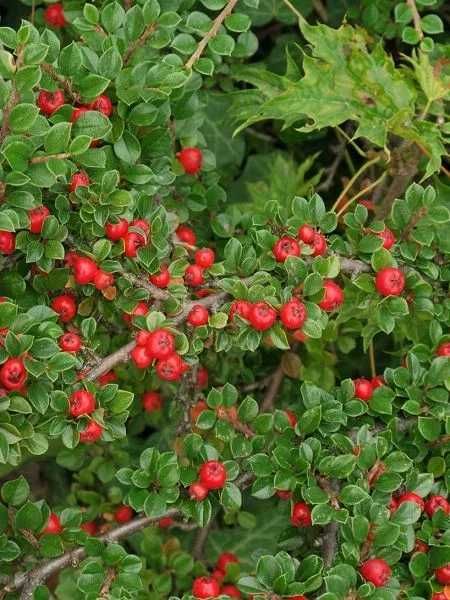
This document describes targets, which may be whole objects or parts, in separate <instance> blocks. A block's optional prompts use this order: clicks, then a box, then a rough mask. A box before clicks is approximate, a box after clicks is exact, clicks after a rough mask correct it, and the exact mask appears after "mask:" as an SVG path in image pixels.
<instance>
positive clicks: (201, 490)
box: [189, 481, 209, 502]
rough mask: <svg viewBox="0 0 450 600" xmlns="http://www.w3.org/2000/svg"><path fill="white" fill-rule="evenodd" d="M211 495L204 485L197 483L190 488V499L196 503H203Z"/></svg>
mask: <svg viewBox="0 0 450 600" xmlns="http://www.w3.org/2000/svg"><path fill="white" fill-rule="evenodd" d="M208 494H209V490H208V489H207V488H205V486H204V485H202V484H201V483H199V482H198V481H196V482H195V483H192V484H191V485H190V486H189V498H190V499H191V500H195V501H196V502H201V501H202V500H204V499H205V498H206V496H207V495H208Z"/></svg>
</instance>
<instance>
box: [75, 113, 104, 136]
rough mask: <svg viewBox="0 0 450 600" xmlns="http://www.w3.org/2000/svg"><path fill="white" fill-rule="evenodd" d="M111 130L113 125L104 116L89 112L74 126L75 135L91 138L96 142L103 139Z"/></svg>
mask: <svg viewBox="0 0 450 600" xmlns="http://www.w3.org/2000/svg"><path fill="white" fill-rule="evenodd" d="M110 129H111V123H110V122H109V119H108V118H107V117H105V115H104V114H102V113H101V112H98V111H94V110H89V111H87V112H85V113H83V114H82V115H81V117H80V118H79V119H78V120H77V122H76V123H75V124H74V125H73V130H74V134H75V135H77V136H80V135H83V136H89V137H90V138H93V139H95V140H98V139H100V138H103V137H104V136H105V135H106V134H107V133H108V132H109V130H110Z"/></svg>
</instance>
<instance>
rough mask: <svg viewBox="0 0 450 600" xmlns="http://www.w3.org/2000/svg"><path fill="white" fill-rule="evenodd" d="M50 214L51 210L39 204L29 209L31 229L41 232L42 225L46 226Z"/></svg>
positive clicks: (34, 231)
mask: <svg viewBox="0 0 450 600" xmlns="http://www.w3.org/2000/svg"><path fill="white" fill-rule="evenodd" d="M49 215H50V211H49V209H48V208H47V207H46V206H38V207H37V208H32V209H31V210H29V211H28V218H29V220H30V226H29V227H30V231H31V233H36V234H38V233H41V231H42V227H43V226H44V221H45V219H46V218H47V217H48V216H49Z"/></svg>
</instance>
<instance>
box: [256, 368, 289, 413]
mask: <svg viewBox="0 0 450 600" xmlns="http://www.w3.org/2000/svg"><path fill="white" fill-rule="evenodd" d="M283 379H284V371H283V366H282V364H281V362H280V364H279V365H278V367H277V368H276V369H275V371H274V373H273V375H272V381H271V383H270V385H269V388H268V390H267V392H266V395H265V396H264V399H263V401H262V403H261V411H262V412H265V411H267V410H268V411H270V410H272V409H273V404H274V402H275V398H276V397H277V394H278V391H279V389H280V386H281V384H282V383H283Z"/></svg>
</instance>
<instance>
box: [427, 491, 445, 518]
mask: <svg viewBox="0 0 450 600" xmlns="http://www.w3.org/2000/svg"><path fill="white" fill-rule="evenodd" d="M439 508H440V509H442V510H443V511H444V512H445V513H447V514H448V513H449V512H450V504H449V502H448V500H447V498H444V496H430V497H429V498H428V500H427V501H426V502H425V512H426V513H427V515H428V516H429V517H430V518H431V517H432V516H433V515H434V513H435V512H436V511H437V510H438V509H439Z"/></svg>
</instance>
